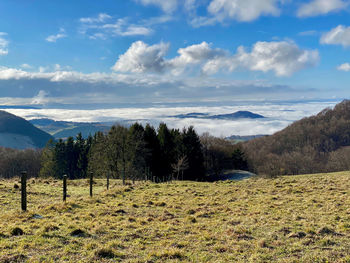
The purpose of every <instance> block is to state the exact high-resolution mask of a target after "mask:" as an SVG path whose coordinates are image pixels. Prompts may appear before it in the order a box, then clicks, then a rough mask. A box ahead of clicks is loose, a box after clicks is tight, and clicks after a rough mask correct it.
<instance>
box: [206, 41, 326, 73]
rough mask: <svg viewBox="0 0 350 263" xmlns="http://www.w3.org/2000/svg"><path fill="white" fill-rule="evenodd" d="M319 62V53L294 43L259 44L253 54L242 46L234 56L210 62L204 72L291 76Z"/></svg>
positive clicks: (254, 48)
mask: <svg viewBox="0 0 350 263" xmlns="http://www.w3.org/2000/svg"><path fill="white" fill-rule="evenodd" d="M318 61H319V54H318V51H316V50H302V49H300V48H299V47H298V46H297V45H296V44H294V43H290V42H286V41H281V42H257V43H256V44H255V45H254V46H253V48H252V50H251V52H247V51H246V49H245V48H244V47H242V46H241V47H239V48H238V50H237V54H236V55H234V56H231V57H218V58H215V59H213V60H209V61H208V62H207V63H206V64H205V65H204V67H203V71H204V72H205V73H208V74H214V73H216V72H218V71H220V70H226V71H234V70H235V69H236V68H238V67H242V68H246V69H248V70H252V71H262V72H268V71H273V72H274V73H275V74H276V75H277V76H290V75H292V74H293V73H295V72H297V71H299V70H302V69H304V68H307V67H311V66H315V65H316V64H317V63H318Z"/></svg>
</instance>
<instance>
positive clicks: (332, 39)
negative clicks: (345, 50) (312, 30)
mask: <svg viewBox="0 0 350 263" xmlns="http://www.w3.org/2000/svg"><path fill="white" fill-rule="evenodd" d="M320 42H321V44H328V45H342V46H343V47H348V46H350V27H345V26H343V25H339V26H337V27H335V28H333V29H332V30H331V31H329V32H327V33H324V34H323V35H322V37H321V40H320Z"/></svg>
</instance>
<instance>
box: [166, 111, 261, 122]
mask: <svg viewBox="0 0 350 263" xmlns="http://www.w3.org/2000/svg"><path fill="white" fill-rule="evenodd" d="M170 117H173V118H180V119H188V118H194V119H213V120H215V119H219V120H237V119H263V118H265V117H264V116H262V115H260V114H256V113H253V112H250V111H236V112H234V113H229V114H219V115H209V114H208V113H195V112H192V113H187V114H180V115H175V116H170Z"/></svg>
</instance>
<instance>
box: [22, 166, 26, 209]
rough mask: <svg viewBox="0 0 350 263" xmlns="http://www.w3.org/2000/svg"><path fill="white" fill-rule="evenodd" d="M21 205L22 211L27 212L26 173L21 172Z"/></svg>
mask: <svg viewBox="0 0 350 263" xmlns="http://www.w3.org/2000/svg"><path fill="white" fill-rule="evenodd" d="M21 175H22V176H21V204H22V211H27V172H26V171H23V172H21Z"/></svg>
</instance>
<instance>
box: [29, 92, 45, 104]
mask: <svg viewBox="0 0 350 263" xmlns="http://www.w3.org/2000/svg"><path fill="white" fill-rule="evenodd" d="M48 95H49V93H48V92H46V91H45V90H40V91H39V93H38V95H36V96H35V97H33V100H32V102H31V104H46V103H48V102H49V99H48V98H47V96H48Z"/></svg>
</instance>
